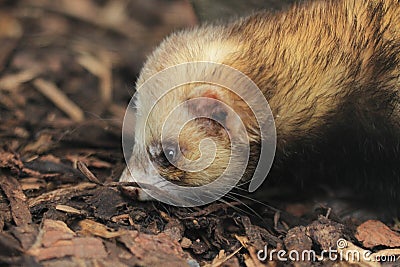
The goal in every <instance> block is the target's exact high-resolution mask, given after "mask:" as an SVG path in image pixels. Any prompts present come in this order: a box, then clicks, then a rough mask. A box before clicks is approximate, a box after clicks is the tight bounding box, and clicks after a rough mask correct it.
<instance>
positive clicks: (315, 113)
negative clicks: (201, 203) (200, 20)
mask: <svg viewBox="0 0 400 267" xmlns="http://www.w3.org/2000/svg"><path fill="white" fill-rule="evenodd" d="M195 61H202V62H204V61H209V62H215V63H221V64H224V65H228V66H231V67H233V68H235V69H237V70H239V71H241V72H242V73H244V74H245V75H247V76H248V77H249V78H250V79H251V80H252V81H254V83H255V84H256V85H257V86H258V87H259V88H260V90H261V91H262V93H263V95H264V97H265V99H266V100H267V101H268V103H269V106H270V108H271V111H272V114H273V117H274V120H275V127H276V133H277V143H276V157H275V162H274V165H273V167H272V172H271V173H270V176H275V177H277V179H280V177H283V176H285V177H292V178H290V179H296V178H295V177H296V176H298V177H300V178H301V179H304V178H308V177H309V176H314V177H322V178H324V179H327V180H336V179H338V181H339V182H340V183H341V182H343V181H344V182H346V181H347V182H348V185H347V186H353V185H354V186H355V187H359V188H362V189H363V190H364V189H371V190H375V191H376V192H378V191H382V192H385V194H386V195H387V196H389V197H388V198H387V199H388V201H390V202H391V203H394V202H393V201H398V200H399V199H400V197H399V194H398V190H400V63H399V62H400V1H398V0H340V1H328V2H319V1H318V2H315V3H310V4H306V5H304V6H296V7H294V8H292V9H291V10H289V11H287V12H285V13H279V14H274V15H272V14H269V13H257V14H254V15H252V16H250V17H247V18H244V19H241V20H238V21H236V22H234V23H231V24H228V25H225V26H203V27H199V28H194V29H192V30H187V31H182V32H178V33H175V34H173V35H171V36H169V37H168V38H167V39H166V40H165V41H164V42H163V43H162V44H161V45H160V46H159V47H158V48H157V49H156V50H155V51H154V52H153V54H152V55H151V56H150V57H149V58H148V60H147V62H146V63H145V65H144V67H143V69H142V71H141V74H140V77H139V79H138V81H137V88H140V87H141V86H142V85H143V84H144V83H145V82H146V81H147V80H149V79H150V78H151V77H153V75H156V74H157V73H158V72H160V71H162V70H164V69H167V68H169V67H171V66H175V65H178V64H182V63H185V62H195ZM199 73H200V74H199ZM194 74H195V75H194ZM214 74H215V70H213V69H212V68H211V69H209V70H208V69H187V70H185V71H184V72H182V73H180V74H177V75H184V76H191V75H193V76H196V77H198V75H204V76H210V75H211V76H212V75H214ZM169 78H170V79H171V81H172V80H174V79H176V78H177V77H176V76H175V77H169ZM169 82H170V81H168V80H166V79H164V80H163V81H160V82H159V86H160V87H163V86H168V84H169ZM157 90H161V88H152V89H151V90H140V89H139V91H138V97H137V101H136V106H137V109H138V112H137V117H136V126H135V127H136V132H135V135H136V137H135V139H136V144H135V146H134V148H133V154H132V158H131V160H130V161H129V167H130V170H131V174H130V173H129V172H128V170H126V171H125V172H124V173H123V175H122V176H121V179H120V181H141V182H144V183H152V181H153V180H152V179H153V178H152V177H154V176H155V175H157V174H156V173H155V172H154V169H153V170H152V171H150V169H149V166H150V165H153V166H155V170H156V171H157V172H158V173H160V174H161V176H162V177H164V178H165V179H167V180H169V181H173V182H175V183H178V184H183V185H196V186H199V185H203V184H207V183H209V182H211V181H213V180H214V179H216V178H217V177H218V176H219V175H220V174H221V173H222V172H223V170H224V169H225V168H226V166H227V165H228V164H234V165H235V164H238V161H239V159H230V158H229V157H230V155H231V152H232V146H231V145H230V138H231V135H232V133H234V132H235V129H236V127H237V125H236V123H235V122H233V121H231V120H232V118H231V117H230V116H229V115H227V110H226V108H225V106H224V105H222V104H219V103H216V102H215V101H210V102H208V101H203V102H199V104H190V105H187V106H185V111H184V112H181V113H180V116H179V117H177V118H176V120H177V125H184V127H183V128H180V129H179V131H180V136H179V140H178V141H177V140H169V141H168V142H167V143H168V145H167V148H164V150H163V148H162V142H161V135H162V132H163V131H164V132H163V133H164V134H165V135H166V139H168V132H169V131H173V129H163V121H165V120H166V117H167V116H168V114H170V112H171V111H172V110H173V109H174V108H175V107H176V106H178V105H179V104H180V103H182V102H184V101H187V100H190V99H194V98H199V97H206V98H210V99H216V100H218V101H221V103H224V104H226V105H228V106H229V107H231V108H232V109H233V110H234V112H235V113H236V114H239V116H240V118H241V120H242V122H243V124H244V125H245V127H246V130H247V134H248V140H246V141H249V142H250V148H251V153H250V154H251V156H250V161H249V163H250V164H249V166H248V168H247V170H246V174H245V177H244V178H243V179H244V180H245V179H248V178H249V177H250V176H251V173H252V170H253V169H254V166H255V162H257V158H258V156H257V153H258V152H259V146H260V139H261V137H260V128H259V124H258V122H257V120H256V119H255V116H254V114H253V113H252V110H251V108H250V107H249V106H248V105H247V104H246V103H245V102H244V101H243V99H241V98H240V97H239V96H238V95H236V94H234V93H233V92H231V91H230V90H227V89H226V88H223V87H221V86H218V85H205V84H201V83H192V84H189V85H183V86H181V87H180V88H178V89H176V90H172V91H170V92H168V94H167V95H165V97H164V98H163V99H160V100H159V101H158V104H157V105H156V106H155V108H154V109H153V110H152V112H151V114H150V115H149V116H148V117H146V118H143V117H141V114H142V112H141V110H148V109H150V108H151V107H152V106H153V105H154V98H153V97H152V96H153V95H154V94H155V93H154V92H156V91H157ZM199 111H202V113H201V112H200V113H201V116H200V117H201V118H197V119H194V120H192V119H190V118H192V116H193V115H196V114H200V113H199ZM205 111H206V112H205ZM204 112H205V113H206V115H207V116H203V115H204ZM213 118H219V119H220V120H222V122H223V123H226V126H227V127H226V129H227V130H226V131H225V130H224V129H223V127H222V126H221V121H219V122H215V121H213ZM187 121H189V122H188V123H186V124H185V122H187ZM261 123H262V122H261ZM172 128H173V127H172ZM143 129H147V131H146V132H145V136H141V135H143V134H144V133H143V131H142V130H143ZM174 130H177V129H174ZM207 138H209V139H212V140H213V142H214V144H215V145H216V148H217V150H216V151H217V152H216V155H215V158H214V161H213V162H212V163H211V164H210V165H209V166H208V167H207V168H205V169H203V170H201V171H195V172H194V171H184V170H182V168H181V167H182V166H183V165H184V163H182V160H183V159H184V158H188V159H190V160H196V159H198V158H200V157H201V156H202V155H201V152H200V150H199V143H200V141H201V140H203V139H207ZM138 140H145V141H144V142H138ZM178 144H179V150H180V152H182V153H179V151H177V147H178ZM204 149H205V150H212V149H213V147H211V145H210V146H209V147H207V145H206V146H205V147H204ZM144 155H148V157H147V156H144ZM260 164H262V162H260ZM132 176H133V177H134V178H133V177H132ZM343 177H345V178H343ZM341 178H343V179H341ZM321 182H323V181H321ZM397 203H399V202H397Z"/></svg>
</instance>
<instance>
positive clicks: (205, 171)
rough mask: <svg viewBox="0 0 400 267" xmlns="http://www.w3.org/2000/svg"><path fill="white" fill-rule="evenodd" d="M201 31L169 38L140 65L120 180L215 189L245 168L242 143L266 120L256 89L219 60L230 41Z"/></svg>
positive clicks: (246, 153) (247, 150) (246, 149)
mask: <svg viewBox="0 0 400 267" xmlns="http://www.w3.org/2000/svg"><path fill="white" fill-rule="evenodd" d="M206 30H207V29H203V30H202V29H199V30H197V31H191V32H186V33H182V34H180V35H173V36H172V37H170V38H169V39H167V40H166V41H164V43H163V44H161V45H160V47H159V48H158V49H157V50H156V51H155V52H154V53H153V55H152V56H151V57H150V58H149V60H148V61H147V62H146V64H145V66H144V68H143V69H142V72H141V75H140V77H139V79H138V82H137V92H136V103H135V105H134V106H135V110H136V125H135V129H134V130H133V129H128V131H131V132H132V131H134V134H135V145H134V147H133V152H132V156H131V158H130V160H129V162H128V168H127V169H126V170H125V171H124V173H123V174H122V176H121V178H120V181H131V182H138V183H144V184H151V185H160V184H162V185H164V184H166V181H168V182H169V184H171V182H172V183H174V184H178V185H186V186H203V185H209V184H212V185H213V186H215V187H217V191H218V188H229V186H231V185H232V184H236V183H235V181H236V182H238V181H239V180H240V179H241V178H242V177H243V174H244V173H245V171H246V170H247V163H248V161H249V154H250V153H251V152H252V151H250V144H249V143H251V142H259V141H260V132H261V130H260V127H261V128H262V125H261V126H260V127H259V122H261V124H265V122H267V121H270V120H269V119H271V121H272V122H273V117H272V114H271V111H270V109H269V106H268V103H267V102H266V101H265V98H264V96H263V94H262V92H261V91H259V90H258V88H257V86H256V85H255V84H254V83H253V82H252V81H251V80H250V79H249V78H248V77H247V76H245V75H244V74H243V73H242V72H240V71H237V70H235V69H233V68H232V67H228V66H227V65H224V64H220V63H223V62H224V60H226V59H227V58H229V57H230V55H229V51H230V49H229V47H230V45H231V44H230V43H229V42H225V41H224V40H222V39H221V36H223V34H220V35H218V34H216V33H218V31H219V30H220V29H218V28H212V29H211V32H212V34H210V33H206ZM198 35H204V37H205V38H199V36H198ZM188 43H190V44H192V45H191V46H190V47H189V46H188ZM221 43H224V47H225V48H226V49H220V47H221ZM227 51H228V52H227ZM185 62H186V63H185ZM257 114H258V115H257ZM271 129H273V130H275V128H274V127H271ZM125 130H127V129H125ZM273 133H274V134H275V132H274V131H273ZM271 136H273V137H275V136H274V135H271ZM271 163H272V160H271ZM267 165H268V164H266V165H265V166H267ZM253 167H254V165H253ZM221 177H222V179H221ZM215 181H218V183H215ZM232 181H233V182H232ZM167 184H168V183H167ZM164 188H165V187H164Z"/></svg>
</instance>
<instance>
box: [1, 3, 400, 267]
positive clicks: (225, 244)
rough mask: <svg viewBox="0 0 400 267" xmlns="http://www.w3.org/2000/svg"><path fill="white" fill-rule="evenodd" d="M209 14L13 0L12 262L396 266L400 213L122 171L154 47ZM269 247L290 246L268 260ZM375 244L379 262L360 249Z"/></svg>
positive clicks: (8, 217) (7, 55)
mask: <svg viewBox="0 0 400 267" xmlns="http://www.w3.org/2000/svg"><path fill="white" fill-rule="evenodd" d="M253 2H254V1H253ZM270 2H271V3H272V2H273V3H274V8H277V7H276V5H277V3H279V1H270ZM286 2H287V1H286ZM199 20H201V19H199V18H198V15H196V12H194V10H193V7H192V6H191V4H190V3H189V2H188V1H186V0H169V1H166V0H164V1H162V0H151V1H150V0H149V1H140V0H132V1H119V0H118V1H97V0H87V1H77V0H75V1H70V0H57V1H54V0H18V1H7V0H0V265H1V266H110V265H112V266H115V267H116V266H165V267H166V266H193V267H194V266H199V265H201V266H249V267H250V266H264V265H267V266H292V265H294V266H321V265H323V266H380V263H379V262H378V260H379V261H381V262H385V261H386V262H387V263H386V264H387V265H388V266H393V265H395V264H396V263H395V260H397V255H400V251H399V249H397V248H398V247H400V234H399V224H398V223H397V222H396V221H393V222H391V223H388V224H384V223H382V222H380V221H378V220H368V221H360V220H358V219H355V218H349V217H346V218H343V217H341V216H338V215H336V214H335V210H334V209H331V208H330V207H327V206H324V205H322V204H321V205H319V207H318V208H315V205H314V206H312V207H311V206H310V205H308V204H307V203H301V202H298V203H293V202H292V203H286V204H285V203H281V204H285V205H279V206H275V205H274V204H270V205H267V204H264V205H263V204H261V203H258V202H255V201H243V202H228V203H219V202H218V203H214V204H210V205H207V206H205V207H196V208H178V207H173V206H167V205H165V204H162V203H158V202H138V201H135V200H134V198H132V197H131V196H130V192H131V191H130V190H129V187H125V186H123V185H121V184H119V183H118V182H117V181H118V177H119V175H120V174H121V172H122V170H123V169H124V167H125V161H124V158H123V153H122V148H121V128H122V121H123V117H124V114H125V108H126V106H127V104H128V102H129V100H130V98H131V96H132V95H133V94H134V92H135V88H134V82H135V79H136V77H137V75H138V72H139V71H140V68H141V65H142V64H143V61H144V59H145V57H146V55H147V54H148V53H149V52H151V51H152V49H153V48H154V47H155V46H156V45H157V44H158V43H159V42H160V41H161V40H162V38H163V37H165V36H166V35H168V34H169V33H170V32H172V31H173V30H176V29H180V28H184V27H189V26H193V25H196V24H197V23H198V21H199ZM266 248H268V251H269V252H271V250H272V249H275V250H276V251H275V253H272V254H271V258H270V255H269V254H268V255H267V256H268V257H266V259H265V260H264V261H260V259H258V257H259V256H265V254H266V253H258V252H259V251H264V252H265V249H266ZM279 250H282V251H285V252H286V254H285V255H283V254H280V256H279V254H278V253H277V251H279ZM324 250H325V251H329V250H335V251H336V252H334V251H333V252H332V254H334V255H337V257H338V258H337V260H336V261H334V260H332V258H330V257H329V256H328V254H324V255H322V254H323V253H322V252H323V251H324ZM291 251H292V252H293V251H297V252H299V254H300V255H301V253H302V252H304V251H306V252H307V251H314V252H315V255H316V257H315V259H313V261H309V260H308V259H307V258H306V259H304V261H303V260H301V257H300V258H299V259H296V255H297V256H298V254H296V253H292V254H290V255H291V258H288V257H289V252H291ZM367 251H370V254H371V255H370V257H371V258H370V259H375V260H371V261H369V260H367V259H362V258H361V259H360V260H357V259H356V258H352V256H351V255H352V253H353V254H354V253H355V254H357V253H359V254H360V255H361V254H363V253H364V254H365V252H367ZM335 253H336V254H335ZM339 255H342V256H343V257H342V258H341V259H340V256H339ZM346 255H347V256H348V257H346ZM349 255H350V256H349ZM311 256H312V253H311ZM279 257H281V258H279ZM282 258H286V259H288V260H287V261H283V260H282ZM398 262H399V263H398V264H400V261H398Z"/></svg>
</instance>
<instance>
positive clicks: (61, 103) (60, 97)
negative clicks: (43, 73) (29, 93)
mask: <svg viewBox="0 0 400 267" xmlns="http://www.w3.org/2000/svg"><path fill="white" fill-rule="evenodd" d="M33 85H34V86H35V87H36V89H37V90H38V91H39V92H40V93H42V94H43V95H44V96H45V97H47V98H48V99H49V100H51V101H52V102H53V103H54V105H56V106H57V107H58V108H59V109H60V110H62V111H63V112H65V114H67V115H68V116H69V117H70V118H71V119H72V120H74V121H76V122H81V121H83V119H84V115H83V111H82V110H81V108H80V107H78V106H77V105H76V104H75V103H74V102H72V101H71V100H70V99H69V98H68V97H67V96H66V95H65V94H64V93H63V92H61V91H60V89H59V88H57V86H56V85H55V84H54V83H52V82H49V81H46V80H44V79H41V78H37V79H35V80H34V81H33Z"/></svg>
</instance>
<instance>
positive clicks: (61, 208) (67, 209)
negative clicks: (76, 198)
mask: <svg viewBox="0 0 400 267" xmlns="http://www.w3.org/2000/svg"><path fill="white" fill-rule="evenodd" d="M56 210H59V211H63V212H66V213H72V214H85V212H84V211H81V210H77V209H75V208H73V207H70V206H67V205H57V206H56Z"/></svg>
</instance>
